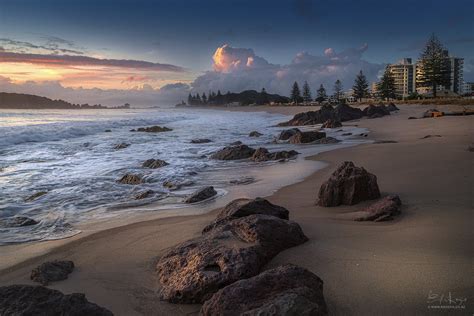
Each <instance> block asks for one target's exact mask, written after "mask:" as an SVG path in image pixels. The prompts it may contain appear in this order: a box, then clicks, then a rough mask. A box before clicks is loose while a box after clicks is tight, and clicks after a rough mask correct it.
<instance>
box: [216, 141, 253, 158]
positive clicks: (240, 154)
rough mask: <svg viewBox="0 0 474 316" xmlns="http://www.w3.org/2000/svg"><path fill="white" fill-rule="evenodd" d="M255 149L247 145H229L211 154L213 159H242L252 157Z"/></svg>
mask: <svg viewBox="0 0 474 316" xmlns="http://www.w3.org/2000/svg"><path fill="white" fill-rule="evenodd" d="M254 153H255V149H253V148H251V147H249V146H247V145H243V144H242V145H235V146H227V147H224V148H223V149H221V150H219V151H217V152H215V153H214V154H212V155H211V158H212V159H218V160H240V159H247V158H250V157H252V155H253V154H254Z"/></svg>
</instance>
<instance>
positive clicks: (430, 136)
mask: <svg viewBox="0 0 474 316" xmlns="http://www.w3.org/2000/svg"><path fill="white" fill-rule="evenodd" d="M432 137H441V135H426V136H423V137H422V138H420V139H426V138H432Z"/></svg>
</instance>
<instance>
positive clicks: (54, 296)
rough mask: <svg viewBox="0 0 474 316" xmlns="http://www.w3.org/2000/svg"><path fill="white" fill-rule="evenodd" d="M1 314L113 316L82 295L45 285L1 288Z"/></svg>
mask: <svg viewBox="0 0 474 316" xmlns="http://www.w3.org/2000/svg"><path fill="white" fill-rule="evenodd" d="M0 315H45V316H46V315H48V316H49V315H51V316H61V315H67V316H83V315H88V316H112V315H113V314H112V312H110V311H109V310H108V309H105V308H103V307H100V306H98V305H96V304H94V303H91V302H89V301H88V300H87V299H86V297H85V295H84V294H80V293H73V294H68V295H64V294H63V293H61V292H59V291H57V290H53V289H48V288H47V287H44V286H39V285H37V286H32V285H10V286H2V287H0Z"/></svg>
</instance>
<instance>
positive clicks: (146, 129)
mask: <svg viewBox="0 0 474 316" xmlns="http://www.w3.org/2000/svg"><path fill="white" fill-rule="evenodd" d="M132 131H133V130H132ZM136 131H137V132H146V133H162V132H169V131H172V129H171V128H168V127H166V126H163V127H162V126H158V125H155V126H150V127H140V128H137V130H136Z"/></svg>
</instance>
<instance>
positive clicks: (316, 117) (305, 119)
mask: <svg viewBox="0 0 474 316" xmlns="http://www.w3.org/2000/svg"><path fill="white" fill-rule="evenodd" d="M334 118H335V117H334V109H333V107H332V106H331V105H323V106H322V107H321V109H319V110H318V111H309V112H303V113H298V114H296V115H295V116H294V117H293V118H292V119H291V120H289V121H288V122H283V123H280V124H278V126H301V125H315V124H323V123H324V122H326V121H327V120H330V119H334Z"/></svg>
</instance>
